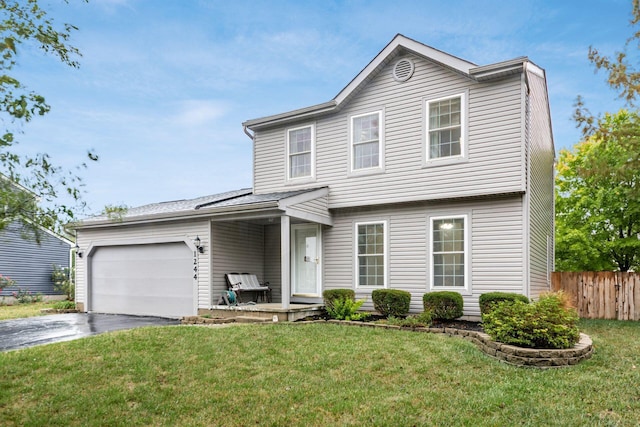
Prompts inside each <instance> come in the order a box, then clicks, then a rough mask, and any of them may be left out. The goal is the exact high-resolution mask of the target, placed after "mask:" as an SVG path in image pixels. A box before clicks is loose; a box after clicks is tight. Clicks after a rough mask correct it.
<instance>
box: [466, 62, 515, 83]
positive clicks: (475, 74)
mask: <svg viewBox="0 0 640 427" xmlns="http://www.w3.org/2000/svg"><path fill="white" fill-rule="evenodd" d="M526 62H528V59H527V57H526V56H521V57H519V58H514V59H510V60H508V61H503V62H497V63H495V64H489V65H483V66H482V67H474V68H471V69H470V70H469V74H470V75H471V77H472V78H474V79H475V80H477V81H479V82H483V81H489V80H495V79H500V78H503V77H507V76H510V75H514V74H519V73H522V72H523V70H524V64H525V63H526Z"/></svg>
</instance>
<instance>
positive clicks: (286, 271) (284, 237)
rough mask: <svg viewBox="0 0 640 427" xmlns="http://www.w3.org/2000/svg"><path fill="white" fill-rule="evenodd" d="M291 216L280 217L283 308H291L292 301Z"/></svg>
mask: <svg viewBox="0 0 640 427" xmlns="http://www.w3.org/2000/svg"><path fill="white" fill-rule="evenodd" d="M290 233H291V218H289V217H288V216H286V215H283V216H281V217H280V269H281V271H280V277H281V280H280V286H281V292H282V308H284V309H287V308H289V303H290V301H291V278H290V272H291V265H290V264H291V255H290V249H291V248H290V246H291V236H290Z"/></svg>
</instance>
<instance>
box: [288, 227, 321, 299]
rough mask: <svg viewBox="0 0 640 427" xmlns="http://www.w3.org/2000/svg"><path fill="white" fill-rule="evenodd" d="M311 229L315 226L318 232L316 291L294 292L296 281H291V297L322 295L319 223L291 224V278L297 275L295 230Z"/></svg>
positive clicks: (317, 296) (318, 296)
mask: <svg viewBox="0 0 640 427" xmlns="http://www.w3.org/2000/svg"><path fill="white" fill-rule="evenodd" d="M305 228H308V229H311V228H313V229H314V230H315V232H316V255H317V261H316V293H315V294H297V293H294V288H295V286H294V283H291V297H292V298H297V297H304V298H320V297H322V227H321V226H320V225H319V224H291V233H290V234H291V235H290V239H291V244H290V247H291V250H290V253H291V255H290V256H291V280H292V282H293V279H294V278H295V277H296V265H297V264H296V262H295V261H296V260H295V253H296V244H295V241H294V239H295V231H296V230H299V229H305Z"/></svg>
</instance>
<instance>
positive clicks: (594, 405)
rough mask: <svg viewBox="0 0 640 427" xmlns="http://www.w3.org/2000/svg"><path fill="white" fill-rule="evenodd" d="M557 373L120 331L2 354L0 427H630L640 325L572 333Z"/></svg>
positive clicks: (359, 342)
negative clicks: (575, 336) (584, 353)
mask: <svg viewBox="0 0 640 427" xmlns="http://www.w3.org/2000/svg"><path fill="white" fill-rule="evenodd" d="M580 327H581V330H582V331H583V332H585V333H587V334H589V335H590V336H591V337H592V339H593V342H594V345H595V347H596V351H595V354H594V356H593V357H592V358H591V359H590V360H587V361H584V362H582V363H581V364H579V365H577V366H574V367H570V368H562V369H555V370H544V371H543V370H535V369H524V368H516V367H512V366H508V365H505V364H502V363H500V362H498V361H495V360H493V359H491V358H489V357H487V356H486V355H484V354H483V353H481V352H480V351H479V350H477V349H476V348H475V346H474V345H473V344H471V343H469V342H467V341H464V340H462V339H460V338H455V337H447V336H445V335H438V334H426V333H414V332H407V331H398V330H380V329H374V328H359V327H347V326H339V325H333V324H305V325H291V324H270V325H239V326H233V327H228V328H207V327H197V326H178V327H162V328H143V329H136V330H131V331H120V332H114V333H109V334H104V335H98V336H95V337H91V338H86V339H81V340H78V341H71V342H65V343H59V344H52V345H46V346H41V347H34V348H31V349H25V350H20V351H14V352H8V353H2V354H0V420H2V423H3V425H33V426H40V425H50V426H56V425H60V426H62V425H64V426H67V425H75V426H92V425H95V426H105V425H221V426H247V425H272V426H280V425H296V426H298V425H300V426H327V425H336V426H340V425H354V426H362V425H368V426H369V425H372V426H376V425H377V426H413V425H469V426H471V425H473V426H482V425H486V426H497V425H524V426H540V425H545V426H585V425H599V426H601V425H602V426H605V425H606V426H632V425H634V426H635V425H637V423H638V420H639V419H640V388H639V387H638V384H640V324H639V323H633V322H616V321H582V322H581V324H580Z"/></svg>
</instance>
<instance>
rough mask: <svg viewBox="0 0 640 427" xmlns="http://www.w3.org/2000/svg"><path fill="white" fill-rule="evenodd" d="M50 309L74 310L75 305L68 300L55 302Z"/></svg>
mask: <svg viewBox="0 0 640 427" xmlns="http://www.w3.org/2000/svg"><path fill="white" fill-rule="evenodd" d="M51 308H54V309H56V310H73V309H75V308H76V303H75V302H73V301H69V300H64V301H56V302H54V303H53V305H52V306H51Z"/></svg>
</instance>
